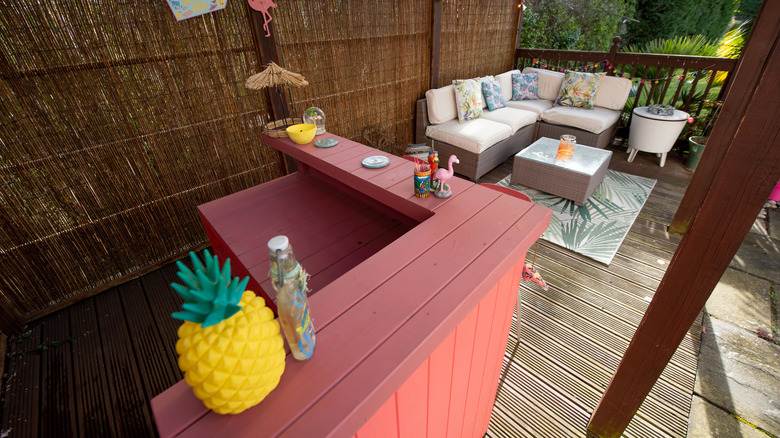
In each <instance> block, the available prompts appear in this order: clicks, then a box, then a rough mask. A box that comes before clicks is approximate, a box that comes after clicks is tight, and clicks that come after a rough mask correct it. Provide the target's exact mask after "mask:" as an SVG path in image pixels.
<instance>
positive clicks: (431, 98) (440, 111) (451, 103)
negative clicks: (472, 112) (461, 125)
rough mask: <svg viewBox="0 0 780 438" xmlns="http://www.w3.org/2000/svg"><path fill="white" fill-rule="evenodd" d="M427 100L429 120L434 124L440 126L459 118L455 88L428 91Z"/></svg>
mask: <svg viewBox="0 0 780 438" xmlns="http://www.w3.org/2000/svg"><path fill="white" fill-rule="evenodd" d="M425 100H426V101H427V104H428V120H429V121H430V122H431V123H432V124H434V125H438V124H439V123H444V122H447V121H450V120H452V119H455V118H457V117H458V108H457V106H456V105H455V87H454V86H452V85H447V86H446V87H441V88H436V89H431V90H428V91H426V92H425Z"/></svg>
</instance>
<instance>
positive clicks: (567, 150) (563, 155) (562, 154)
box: [555, 134, 577, 161]
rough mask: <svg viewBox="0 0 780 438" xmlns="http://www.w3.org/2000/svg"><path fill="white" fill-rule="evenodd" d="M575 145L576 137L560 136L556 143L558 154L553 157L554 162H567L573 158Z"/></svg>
mask: <svg viewBox="0 0 780 438" xmlns="http://www.w3.org/2000/svg"><path fill="white" fill-rule="evenodd" d="M576 145H577V137H575V136H573V135H569V134H564V135H562V136H561V141H560V143H558V154H557V155H556V156H555V159H556V160H561V161H569V160H571V158H572V156H574V149H575V147H576Z"/></svg>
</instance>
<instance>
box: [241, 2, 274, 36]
mask: <svg viewBox="0 0 780 438" xmlns="http://www.w3.org/2000/svg"><path fill="white" fill-rule="evenodd" d="M248 1H249V7H251V8H252V9H254V10H256V11H258V12H260V13H261V14H263V20H264V23H263V29H265V36H267V37H269V36H271V29H270V28H269V27H268V24H269V23H270V22H271V20H272V19H273V17H271V14H270V13H269V12H268V10H269V9H271V8H275V7H276V3H274V2H273V0H248Z"/></svg>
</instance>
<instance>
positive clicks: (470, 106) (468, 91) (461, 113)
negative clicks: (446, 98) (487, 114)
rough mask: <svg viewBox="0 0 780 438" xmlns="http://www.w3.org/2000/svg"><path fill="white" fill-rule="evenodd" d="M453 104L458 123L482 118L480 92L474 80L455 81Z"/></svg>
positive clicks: (453, 82)
mask: <svg viewBox="0 0 780 438" xmlns="http://www.w3.org/2000/svg"><path fill="white" fill-rule="evenodd" d="M452 85H454V86H455V103H456V104H457V107H458V122H460V123H463V122H465V121H466V120H471V119H476V118H479V117H482V103H483V102H482V90H481V87H480V86H479V84H478V83H477V81H475V80H474V79H463V80H461V79H456V80H454V81H452Z"/></svg>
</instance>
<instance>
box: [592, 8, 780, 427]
mask: <svg viewBox="0 0 780 438" xmlns="http://www.w3.org/2000/svg"><path fill="white" fill-rule="evenodd" d="M770 3H772V6H770V7H765V8H764V12H765V13H767V12H768V13H770V14H772V17H771V18H772V19H770V20H766V18H770V17H766V16H765V17H761V16H760V15H759V20H758V21H757V23H756V24H757V25H758V26H759V28H758V29H757V32H759V33H760V35H765V33H764V32H766V31H767V30H768V29H766V28H765V27H764V26H770V27H771V29H769V30H770V31H771V32H770V33H771V34H773V37H772V39H769V38H761V39H757V38H756V39H752V40H751V42H750V45H755V44H762V45H766V46H767V47H769V48H770V50H769V51H768V52H769V53H768V57H767V58H766V59H765V60H763V61H762V62H757V60H755V59H753V58H752V56H754V55H755V54H756V53H758V52H760V51H757V50H752V49H754V48H753V47H749V49H750V50H749V52H748V54H747V55H746V57H745V60H744V62H743V67H744V66H746V65H751V66H753V68H752V69H750V70H749V71H744V69H740V71H738V72H737V74H736V75H735V78H734V81H735V82H734V87H733V88H734V90H735V91H736V90H740V89H742V90H744V88H745V87H746V85H747V84H746V83H745V82H753V79H755V84H754V86H753V87H752V88H750V89H748V90H747V93H746V94H745V95H747V96H749V97H748V99H747V101H746V102H744V100H743V99H742V95H739V96H737V95H735V94H734V93H730V94H729V96H727V98H726V102H725V103H724V106H723V110H724V112H726V111H728V114H729V116H728V119H727V120H728V122H727V123H724V124H723V125H721V126H720V128H719V129H718V131H716V134H717V135H719V136H720V139H722V140H723V142H721V143H722V144H721V145H722V148H723V150H722V152H720V151H718V153H715V154H712V155H710V156H709V157H708V156H706V154H705V157H704V158H703V159H704V160H707V161H702V163H703V164H705V165H706V166H708V168H709V169H710V171H711V173H712V184H711V186H710V187H709V190H707V191H706V192H705V193H704V194H703V198H702V200H701V202H700V204H699V206H698V209H697V210H696V212H695V214H693V215H692V218H691V222H690V227H689V228H688V231H687V232H686V233H685V235H684V236H683V238H682V241H681V242H680V245H679V246H678V248H677V252H676V253H675V255H674V257H673V258H672V261H671V263H670V264H669V268H668V270H667V271H666V275H664V278H663V280H661V284H660V286H659V287H658V290H657V291H656V293H655V295H654V297H653V300H652V301H651V302H650V305H649V307H648V309H647V312H646V313H645V315H644V317H643V318H642V321H641V322H640V324H639V328H638V329H637V331H636V333H635V334H634V337H633V339H632V340H631V343H630V344H629V346H628V349H627V350H626V352H625V354H624V355H623V358H622V360H621V361H620V364H619V365H618V368H617V371H616V372H615V375H614V376H613V377H612V381H611V382H610V384H609V386H608V387H607V389H606V391H605V393H604V395H603V397H602V398H601V401H600V402H599V404H598V406H597V407H596V409H595V411H594V412H593V416H592V417H591V420H590V423H589V424H588V436H590V437H618V436H620V435H621V434H622V433H623V431H624V430H625V428H626V426H628V423H629V422H630V421H631V418H632V417H633V416H634V414H635V413H636V411H637V410H638V409H639V406H640V405H641V404H642V401H643V400H644V399H645V397H646V396H647V394H648V393H649V392H650V389H651V388H652V387H653V385H654V384H655V382H656V380H658V377H659V376H660V375H661V372H662V371H663V370H664V368H665V367H666V365H667V364H668V362H669V360H670V359H671V357H672V355H673V354H674V352H675V350H676V349H677V347H678V346H679V344H680V342H681V341H682V339H683V338H684V337H685V334H686V332H687V331H688V329H689V328H690V326H691V324H693V322H694V320H695V319H696V317H697V315H698V314H699V312H700V311H701V309H702V308H703V307H704V304H705V303H706V302H707V299H708V298H709V296H710V294H711V293H712V290H713V289H714V288H715V285H716V284H717V283H718V281H719V279H720V277H721V276H722V275H723V272H725V270H726V268H727V267H728V265H729V262H730V261H731V259H732V257H733V256H734V254H736V252H737V250H738V249H739V247H740V245H741V244H742V242H743V240H744V238H745V235H747V233H748V231H749V230H750V228H751V226H752V225H753V222H754V221H755V219H756V217H757V216H758V213H759V211H760V210H761V208H762V207H763V205H764V202H765V201H766V199H767V198H768V196H769V194H770V193H771V191H772V189H773V188H774V186H775V184H776V183H777V180H778V178H780V141H778V136H779V135H780V125H778V124H777V119H778V117H780V103H779V102H778V101H777V99H776V96H777V94H778V92H780V89H779V88H780V87H778V84H779V83H780V47H778V43H780V38H779V37H778V28H777V26H776V23H777V22H778V21H780V16H778V13H780V2H770ZM764 5H765V6H766V5H767V4H766V3H765V4H764ZM768 10H769V11H768ZM740 110H741V111H740ZM732 118H733V119H734V120H733V121H732V120H731V119H732ZM708 147H709V146H708ZM716 155H719V158H722V159H719V160H717V161H718V162H717V163H716V162H715V161H716V160H715V158H716V157H715V156H716ZM697 174H698V171H697ZM686 196H687V195H686Z"/></svg>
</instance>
